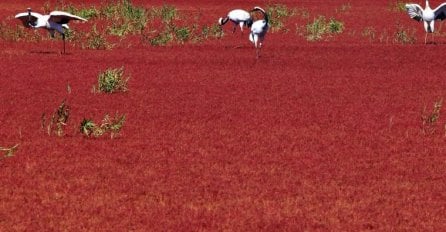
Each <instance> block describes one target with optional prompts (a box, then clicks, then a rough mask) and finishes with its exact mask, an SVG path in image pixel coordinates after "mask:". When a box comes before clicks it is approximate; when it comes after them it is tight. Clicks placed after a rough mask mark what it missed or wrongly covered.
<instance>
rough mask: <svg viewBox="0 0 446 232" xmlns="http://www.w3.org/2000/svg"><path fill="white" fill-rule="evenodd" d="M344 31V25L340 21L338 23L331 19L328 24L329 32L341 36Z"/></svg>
mask: <svg viewBox="0 0 446 232" xmlns="http://www.w3.org/2000/svg"><path fill="white" fill-rule="evenodd" d="M343 30H344V23H343V22H340V21H336V20H334V19H330V21H329V22H328V32H329V33H335V34H340V33H342V31H343Z"/></svg>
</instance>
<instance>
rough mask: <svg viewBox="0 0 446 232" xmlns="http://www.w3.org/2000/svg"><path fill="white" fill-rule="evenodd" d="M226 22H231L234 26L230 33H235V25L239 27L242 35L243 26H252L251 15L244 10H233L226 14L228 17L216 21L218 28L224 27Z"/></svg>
mask: <svg viewBox="0 0 446 232" xmlns="http://www.w3.org/2000/svg"><path fill="white" fill-rule="evenodd" d="M228 21H231V22H232V23H233V24H234V29H233V30H232V33H235V29H236V28H237V25H239V26H240V30H241V31H242V34H243V26H246V27H248V28H249V27H251V25H252V22H253V21H252V18H251V14H249V12H247V11H245V10H240V9H235V10H232V11H230V12H229V13H228V15H227V16H226V17H224V18H219V19H218V24H220V26H223V25H225V24H226V23H227V22H228Z"/></svg>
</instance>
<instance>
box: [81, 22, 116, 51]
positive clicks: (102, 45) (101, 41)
mask: <svg viewBox="0 0 446 232" xmlns="http://www.w3.org/2000/svg"><path fill="white" fill-rule="evenodd" d="M86 37H87V45H86V48H88V49H97V50H105V49H109V48H110V47H111V45H110V44H109V43H108V42H107V39H106V37H105V36H104V34H103V33H100V32H99V31H98V30H97V29H96V25H94V26H93V27H92V29H91V31H90V33H88V34H87V36H86ZM84 47H85V46H84Z"/></svg>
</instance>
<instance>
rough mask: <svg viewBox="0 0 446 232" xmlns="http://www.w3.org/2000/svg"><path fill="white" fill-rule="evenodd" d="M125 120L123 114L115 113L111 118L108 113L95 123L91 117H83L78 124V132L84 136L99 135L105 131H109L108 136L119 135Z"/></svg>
mask: <svg viewBox="0 0 446 232" xmlns="http://www.w3.org/2000/svg"><path fill="white" fill-rule="evenodd" d="M124 122H125V115H118V114H116V115H115V116H114V117H113V118H111V117H110V116H109V115H108V114H107V115H105V116H104V119H103V120H102V122H101V123H100V124H96V123H94V122H93V120H91V119H84V120H82V122H81V125H80V132H81V133H82V134H83V135H85V136H86V137H91V136H93V137H95V138H97V137H101V136H103V135H104V134H106V133H110V138H112V139H113V138H114V137H115V136H117V135H119V133H120V131H121V129H122V126H123V125H124Z"/></svg>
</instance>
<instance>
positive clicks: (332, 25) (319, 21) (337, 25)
mask: <svg viewBox="0 0 446 232" xmlns="http://www.w3.org/2000/svg"><path fill="white" fill-rule="evenodd" d="M343 31H344V23H343V22H341V21H337V20H335V19H330V20H329V21H328V22H327V20H326V19H325V17H324V16H319V17H318V18H315V19H314V20H313V22H311V23H309V24H307V26H306V38H307V40H308V41H318V40H321V39H323V37H324V36H325V35H327V34H329V35H333V34H340V33H342V32H343Z"/></svg>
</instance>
